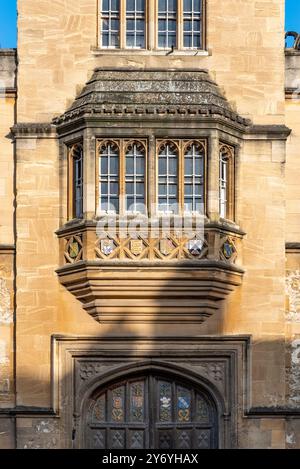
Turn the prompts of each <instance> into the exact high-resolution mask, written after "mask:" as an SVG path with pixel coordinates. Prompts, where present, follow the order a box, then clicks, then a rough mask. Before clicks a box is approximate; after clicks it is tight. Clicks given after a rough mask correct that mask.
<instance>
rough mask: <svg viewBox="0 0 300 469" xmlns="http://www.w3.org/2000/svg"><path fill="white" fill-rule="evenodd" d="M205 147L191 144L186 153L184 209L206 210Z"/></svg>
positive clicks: (191, 210) (200, 211)
mask: <svg viewBox="0 0 300 469" xmlns="http://www.w3.org/2000/svg"><path fill="white" fill-rule="evenodd" d="M204 159H205V150H204V147H203V146H202V145H200V144H198V143H193V144H189V145H188V146H187V147H186V148H185V154H184V210H185V211H186V212H198V213H203V211H204Z"/></svg>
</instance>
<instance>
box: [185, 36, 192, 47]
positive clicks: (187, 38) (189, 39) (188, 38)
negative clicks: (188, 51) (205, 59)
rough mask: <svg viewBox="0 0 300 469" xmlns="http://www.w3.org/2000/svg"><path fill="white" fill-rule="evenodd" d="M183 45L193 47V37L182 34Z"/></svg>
mask: <svg viewBox="0 0 300 469" xmlns="http://www.w3.org/2000/svg"><path fill="white" fill-rule="evenodd" d="M184 47H193V37H192V36H191V35H188V36H187V35H184Z"/></svg>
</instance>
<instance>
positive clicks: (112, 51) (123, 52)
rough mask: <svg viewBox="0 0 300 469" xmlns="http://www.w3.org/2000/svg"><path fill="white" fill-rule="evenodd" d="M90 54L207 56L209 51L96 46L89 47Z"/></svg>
mask: <svg viewBox="0 0 300 469" xmlns="http://www.w3.org/2000/svg"><path fill="white" fill-rule="evenodd" d="M91 51H92V54H93V55H95V56H103V55H112V56H113V55H117V56H120V55H121V56H126V57H128V56H132V55H134V56H136V55H141V56H150V55H151V56H165V57H174V56H176V57H177V56H197V57H199V56H200V57H207V56H209V55H211V53H210V52H209V51H207V50H174V51H172V50H145V49H143V50H139V49H100V48H97V47H93V48H91Z"/></svg>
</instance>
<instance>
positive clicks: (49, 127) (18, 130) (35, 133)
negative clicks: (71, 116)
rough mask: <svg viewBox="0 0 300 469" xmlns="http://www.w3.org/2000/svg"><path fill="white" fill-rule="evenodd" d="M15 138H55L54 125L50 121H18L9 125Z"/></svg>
mask: <svg viewBox="0 0 300 469" xmlns="http://www.w3.org/2000/svg"><path fill="white" fill-rule="evenodd" d="M11 132H12V134H13V136H14V137H15V138H30V137H31V138H35V137H40V138H41V137H44V138H56V127H55V126H54V125H53V124H50V123H40V122H38V123H36V122H30V123H19V124H16V125H14V126H13V127H11Z"/></svg>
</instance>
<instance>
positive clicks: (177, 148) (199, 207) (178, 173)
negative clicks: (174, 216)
mask: <svg viewBox="0 0 300 469" xmlns="http://www.w3.org/2000/svg"><path fill="white" fill-rule="evenodd" d="M157 151H158V212H160V213H178V212H180V213H183V212H188V213H201V214H203V213H204V206H205V165H206V141H205V140H165V141H160V140H159V141H158V144H157Z"/></svg>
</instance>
